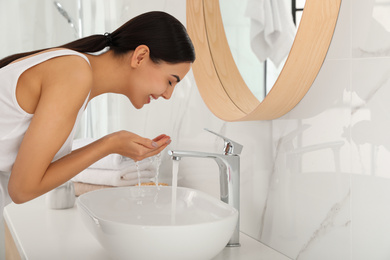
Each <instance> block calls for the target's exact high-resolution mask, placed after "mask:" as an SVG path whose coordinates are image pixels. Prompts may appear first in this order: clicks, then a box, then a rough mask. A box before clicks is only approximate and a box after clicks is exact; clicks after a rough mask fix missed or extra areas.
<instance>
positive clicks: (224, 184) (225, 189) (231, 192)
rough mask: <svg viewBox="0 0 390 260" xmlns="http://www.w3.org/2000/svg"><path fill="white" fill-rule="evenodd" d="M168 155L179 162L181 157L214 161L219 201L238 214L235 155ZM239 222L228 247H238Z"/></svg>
mask: <svg viewBox="0 0 390 260" xmlns="http://www.w3.org/2000/svg"><path fill="white" fill-rule="evenodd" d="M168 154H169V155H170V156H171V158H172V160H180V159H181V158H182V157H197V158H210V159H214V160H215V162H216V163H217V164H218V166H219V180H220V181H219V183H220V197H221V200H222V201H223V202H225V203H227V204H229V205H231V206H232V207H234V208H235V209H237V211H238V212H240V156H239V155H235V154H214V153H205V152H197V151H173V150H169V151H168ZM239 225H240V220H239V219H238V221H237V225H236V228H235V230H234V233H233V235H232V237H231V239H230V241H229V243H228V244H227V246H229V247H235V246H240V239H239V232H240V227H239Z"/></svg>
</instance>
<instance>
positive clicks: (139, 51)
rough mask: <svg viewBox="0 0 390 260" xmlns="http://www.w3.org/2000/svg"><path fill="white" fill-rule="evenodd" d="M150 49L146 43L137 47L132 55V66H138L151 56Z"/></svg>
mask: <svg viewBox="0 0 390 260" xmlns="http://www.w3.org/2000/svg"><path fill="white" fill-rule="evenodd" d="M149 54H150V50H149V47H148V46H146V45H139V46H138V47H137V48H135V50H134V52H133V55H132V57H131V66H132V67H134V68H136V67H139V66H140V65H141V64H142V63H143V62H144V61H145V60H146V59H148V58H149Z"/></svg>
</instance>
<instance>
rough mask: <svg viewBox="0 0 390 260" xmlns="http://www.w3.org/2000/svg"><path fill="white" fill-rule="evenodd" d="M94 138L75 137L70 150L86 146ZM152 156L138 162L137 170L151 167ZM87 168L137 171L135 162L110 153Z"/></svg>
mask: <svg viewBox="0 0 390 260" xmlns="http://www.w3.org/2000/svg"><path fill="white" fill-rule="evenodd" d="M94 141H95V140H94V139H91V138H85V139H76V140H74V141H73V146H72V150H76V149H79V148H81V147H83V146H86V145H88V144H90V143H92V142H94ZM153 162H154V157H149V158H146V159H144V160H142V161H139V162H138V167H139V170H146V169H153ZM88 168H90V169H103V170H126V171H127V172H129V171H137V165H136V162H135V161H134V160H133V159H131V158H128V157H125V156H122V155H120V154H110V155H108V156H106V157H104V158H102V159H100V160H99V161H97V162H95V163H94V164H92V165H91V166H89V167H88Z"/></svg>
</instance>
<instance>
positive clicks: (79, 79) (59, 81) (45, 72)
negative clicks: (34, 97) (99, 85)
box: [40, 55, 93, 103]
mask: <svg viewBox="0 0 390 260" xmlns="http://www.w3.org/2000/svg"><path fill="white" fill-rule="evenodd" d="M40 70H41V71H40V75H41V76H42V80H41V82H42V85H41V86H42V92H48V93H57V94H59V95H61V96H62V95H64V96H62V97H63V98H66V97H72V98H73V99H76V100H75V101H76V102H77V101H79V102H81V101H84V100H85V98H86V96H87V95H88V93H89V92H90V91H91V88H92V80H93V78H92V69H91V66H90V65H89V63H88V62H87V61H86V60H85V59H84V58H83V57H80V56H78V55H66V56H60V57H56V58H53V59H50V60H48V61H46V62H45V63H44V64H42V67H41V68H40ZM77 99H78V100H77ZM79 102H78V103H79Z"/></svg>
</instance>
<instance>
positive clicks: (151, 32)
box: [0, 11, 195, 68]
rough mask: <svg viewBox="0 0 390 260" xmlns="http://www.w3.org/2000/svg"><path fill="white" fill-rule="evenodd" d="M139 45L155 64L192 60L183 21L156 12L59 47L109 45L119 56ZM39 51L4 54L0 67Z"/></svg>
mask: <svg viewBox="0 0 390 260" xmlns="http://www.w3.org/2000/svg"><path fill="white" fill-rule="evenodd" d="M143 44H144V45H146V46H148V47H149V49H150V58H151V59H152V61H153V62H155V63H158V62H160V61H165V62H168V63H180V62H194V60H195V50H194V46H193V44H192V42H191V39H190V37H189V36H188V34H187V31H186V29H185V27H184V26H183V24H182V23H181V22H180V21H178V20H177V19H176V18H175V17H173V16H172V15H169V14H167V13H164V12H159V11H153V12H148V13H144V14H141V15H139V16H136V17H134V18H133V19H131V20H129V21H128V22H127V23H125V24H123V25H122V26H121V27H119V28H118V29H116V30H115V31H114V32H112V33H111V34H104V35H102V34H100V35H98V34H96V35H91V36H87V37H84V38H81V39H78V40H75V41H73V42H70V43H67V44H64V45H62V46H59V47H60V48H67V49H71V50H74V51H77V52H81V53H94V52H98V51H101V50H103V49H104V48H105V47H107V46H109V47H110V50H112V51H113V52H114V54H115V55H122V54H125V53H127V52H129V51H132V50H135V48H137V47H138V46H139V45H143ZM47 49H48V48H47ZM43 50H46V49H42V50H37V51H31V52H24V53H19V54H14V55H11V56H8V57H6V58H4V59H2V60H0V68H2V67H4V66H6V65H8V64H10V63H11V62H13V61H15V60H17V59H19V58H22V57H25V56H28V55H32V54H35V53H38V52H40V51H43Z"/></svg>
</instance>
